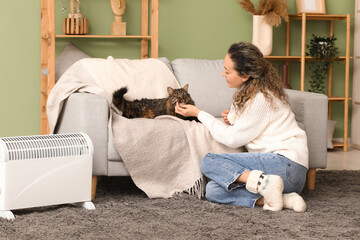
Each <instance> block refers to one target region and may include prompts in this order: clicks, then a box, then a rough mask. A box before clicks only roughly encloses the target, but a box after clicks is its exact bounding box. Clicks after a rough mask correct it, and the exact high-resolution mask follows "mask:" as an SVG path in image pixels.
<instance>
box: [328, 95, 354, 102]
mask: <svg viewBox="0 0 360 240" xmlns="http://www.w3.org/2000/svg"><path fill="white" fill-rule="evenodd" d="M328 99H329V101H331V102H343V101H345V97H335V96H331V97H328ZM351 99H352V98H349V99H348V100H351Z"/></svg>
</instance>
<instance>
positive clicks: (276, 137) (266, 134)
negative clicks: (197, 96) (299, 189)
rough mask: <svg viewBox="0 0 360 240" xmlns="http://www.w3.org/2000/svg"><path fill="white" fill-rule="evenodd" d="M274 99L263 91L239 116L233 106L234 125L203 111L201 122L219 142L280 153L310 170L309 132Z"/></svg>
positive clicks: (289, 111) (230, 116)
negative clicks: (268, 99) (267, 97)
mask: <svg viewBox="0 0 360 240" xmlns="http://www.w3.org/2000/svg"><path fill="white" fill-rule="evenodd" d="M273 99H274V100H273V104H271V103H270V102H268V101H267V100H266V99H265V97H264V95H263V94H262V93H261V92H259V93H257V95H256V96H255V97H254V99H253V100H252V101H248V102H247V103H246V106H245V108H244V111H243V112H241V113H240V114H238V115H237V114H236V112H235V109H234V107H233V106H232V107H231V109H230V112H229V115H228V119H229V121H230V123H231V125H228V124H226V123H225V122H224V121H221V120H218V119H216V118H215V117H213V116H212V115H210V114H209V113H207V112H204V111H200V113H199V115H198V119H199V120H200V121H201V122H202V123H203V124H204V125H205V126H206V127H207V128H208V129H209V131H210V133H211V134H212V136H213V137H214V138H215V139H216V140H217V141H219V142H221V143H223V144H225V145H227V146H229V147H232V148H238V147H241V146H245V147H246V149H247V150H248V151H249V152H259V153H260V152H261V153H262V152H273V153H278V154H281V155H283V156H285V157H287V158H289V159H291V160H292V161H294V162H297V163H299V164H301V165H302V166H304V167H306V168H308V162H309V160H308V158H309V157H308V147H307V139H306V134H305V132H304V131H303V130H302V129H301V128H300V127H299V126H298V125H297V123H296V120H295V115H294V113H293V112H292V111H291V109H290V106H289V105H287V104H284V103H282V102H281V101H280V100H279V99H278V98H276V97H274V98H273Z"/></svg>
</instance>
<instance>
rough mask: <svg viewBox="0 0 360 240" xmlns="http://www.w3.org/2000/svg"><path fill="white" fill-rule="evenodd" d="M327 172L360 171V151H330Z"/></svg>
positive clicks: (353, 149)
mask: <svg viewBox="0 0 360 240" xmlns="http://www.w3.org/2000/svg"><path fill="white" fill-rule="evenodd" d="M327 157H328V158H327V168H326V170H360V150H359V149H355V148H351V147H349V148H348V151H347V152H344V151H342V149H336V148H335V149H333V150H328V153H327Z"/></svg>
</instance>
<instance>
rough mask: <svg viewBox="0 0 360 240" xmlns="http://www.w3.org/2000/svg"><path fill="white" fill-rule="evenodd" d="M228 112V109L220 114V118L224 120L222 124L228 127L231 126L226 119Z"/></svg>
mask: <svg viewBox="0 0 360 240" xmlns="http://www.w3.org/2000/svg"><path fill="white" fill-rule="evenodd" d="M229 112H230V109H226V110H224V111H223V112H222V113H221V116H222V118H223V119H224V122H225V123H226V124H228V125H231V124H230V122H229V119H228V117H227V116H228V114H229Z"/></svg>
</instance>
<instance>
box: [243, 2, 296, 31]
mask: <svg viewBox="0 0 360 240" xmlns="http://www.w3.org/2000/svg"><path fill="white" fill-rule="evenodd" d="M238 3H239V4H240V5H241V6H242V7H243V9H245V10H246V11H248V12H250V13H251V14H252V15H263V16H264V19H265V22H267V23H268V24H269V25H271V26H276V27H277V26H279V25H280V23H281V17H282V18H283V19H284V20H285V21H286V22H288V21H289V16H288V13H287V10H288V6H287V3H286V0H260V1H259V4H258V6H257V8H255V6H254V4H253V3H252V2H251V1H250V0H241V1H239V2H238Z"/></svg>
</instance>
